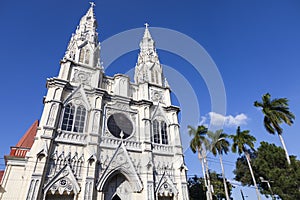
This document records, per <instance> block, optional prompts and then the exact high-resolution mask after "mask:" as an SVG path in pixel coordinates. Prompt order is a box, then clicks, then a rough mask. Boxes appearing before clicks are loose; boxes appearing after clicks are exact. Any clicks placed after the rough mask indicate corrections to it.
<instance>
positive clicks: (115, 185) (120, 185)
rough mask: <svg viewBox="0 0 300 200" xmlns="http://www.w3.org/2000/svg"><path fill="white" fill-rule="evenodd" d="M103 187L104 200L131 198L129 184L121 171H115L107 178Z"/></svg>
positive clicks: (125, 199)
mask: <svg viewBox="0 0 300 200" xmlns="http://www.w3.org/2000/svg"><path fill="white" fill-rule="evenodd" d="M104 188H105V189H104V200H127V199H132V188H131V185H130V183H129V181H128V180H127V179H126V177H125V176H124V175H123V174H121V173H117V174H115V175H113V176H112V177H111V178H109V179H108V180H107V182H106V183H105V187H104Z"/></svg>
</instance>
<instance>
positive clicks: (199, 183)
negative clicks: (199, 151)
mask: <svg viewBox="0 0 300 200" xmlns="http://www.w3.org/2000/svg"><path fill="white" fill-rule="evenodd" d="M210 177H211V182H212V184H213V186H214V191H215V192H214V196H213V199H214V200H215V199H216V200H219V199H220V200H221V199H224V198H226V195H225V192H224V189H223V178H222V175H221V174H217V173H216V172H210ZM226 184H227V188H228V192H229V196H230V195H231V192H232V185H231V184H230V183H229V182H228V181H227V180H226ZM188 189H189V197H190V200H199V199H207V198H206V194H205V193H206V187H205V183H204V178H202V177H201V178H199V177H197V176H196V175H195V176H193V177H191V178H189V179H188Z"/></svg>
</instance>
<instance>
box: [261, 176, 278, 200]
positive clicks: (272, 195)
mask: <svg viewBox="0 0 300 200" xmlns="http://www.w3.org/2000/svg"><path fill="white" fill-rule="evenodd" d="M259 179H260V181H261V182H262V183H267V185H268V188H269V190H270V192H271V198H272V199H275V198H274V194H273V190H272V188H271V185H270V182H271V181H269V180H265V179H264V178H263V177H259Z"/></svg>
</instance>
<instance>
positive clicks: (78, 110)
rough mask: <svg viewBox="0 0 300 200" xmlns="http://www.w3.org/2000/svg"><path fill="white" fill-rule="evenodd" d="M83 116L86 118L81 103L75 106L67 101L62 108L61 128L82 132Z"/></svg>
mask: <svg viewBox="0 0 300 200" xmlns="http://www.w3.org/2000/svg"><path fill="white" fill-rule="evenodd" d="M74 118H75V119H74ZM85 118H86V109H85V107H84V106H82V105H80V106H75V105H73V104H71V103H69V104H67V105H66V106H65V109H64V114H63V121H62V126H61V129H62V130H65V131H73V132H77V133H83V131H84V125H85Z"/></svg>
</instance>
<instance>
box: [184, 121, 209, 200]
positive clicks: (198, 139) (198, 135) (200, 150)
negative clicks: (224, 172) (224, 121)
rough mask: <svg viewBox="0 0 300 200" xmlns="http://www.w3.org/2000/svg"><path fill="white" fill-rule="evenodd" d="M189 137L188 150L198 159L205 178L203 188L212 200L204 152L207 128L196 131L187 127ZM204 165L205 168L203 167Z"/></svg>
mask: <svg viewBox="0 0 300 200" xmlns="http://www.w3.org/2000/svg"><path fill="white" fill-rule="evenodd" d="M188 131H189V135H190V136H192V137H193V138H192V140H191V142H190V148H191V149H192V151H193V153H196V152H197V154H198V159H199V160H200V162H201V165H202V172H203V175H204V177H205V179H204V180H205V186H206V187H207V188H208V191H207V193H208V196H209V199H210V200H211V199H212V191H211V185H210V178H209V173H208V167H207V162H206V152H205V147H206V146H208V140H207V139H206V137H205V136H206V134H207V131H208V130H207V128H206V127H205V126H203V125H201V126H198V127H197V129H195V128H194V127H192V126H188ZM204 164H206V167H205V166H204Z"/></svg>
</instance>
